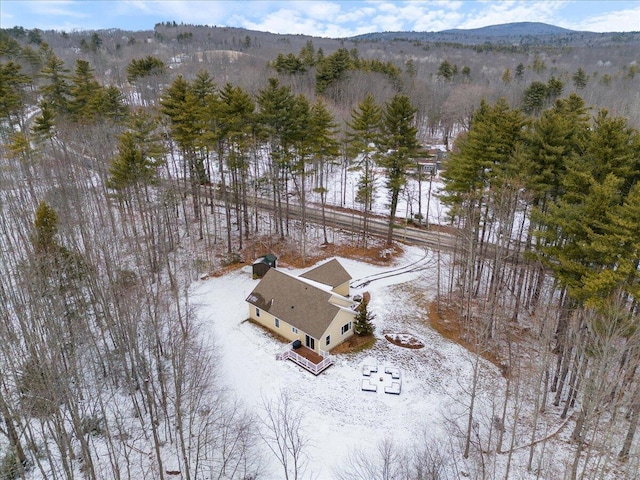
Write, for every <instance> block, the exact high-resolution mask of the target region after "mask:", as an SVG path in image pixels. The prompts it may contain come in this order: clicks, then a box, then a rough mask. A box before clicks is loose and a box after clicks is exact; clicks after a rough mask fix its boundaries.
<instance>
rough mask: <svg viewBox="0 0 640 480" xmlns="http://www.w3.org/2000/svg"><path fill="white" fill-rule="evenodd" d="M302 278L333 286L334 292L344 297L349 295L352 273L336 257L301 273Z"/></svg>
mask: <svg viewBox="0 0 640 480" xmlns="http://www.w3.org/2000/svg"><path fill="white" fill-rule="evenodd" d="M300 278H306V279H307V280H313V281H314V282H318V283H321V284H323V285H327V286H329V287H331V291H332V292H334V293H337V294H339V295H342V296H343V297H348V296H349V282H350V281H351V275H349V273H347V271H346V270H345V269H344V267H343V266H342V265H341V264H340V262H339V261H338V260H336V259H335V258H334V259H332V260H329V261H328V262H326V263H323V264H322V265H319V266H317V267H315V268H312V269H311V270H309V271H308V272H306V273H303V274H302V275H300Z"/></svg>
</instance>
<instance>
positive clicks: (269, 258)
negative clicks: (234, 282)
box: [252, 253, 278, 278]
mask: <svg viewBox="0 0 640 480" xmlns="http://www.w3.org/2000/svg"><path fill="white" fill-rule="evenodd" d="M277 259H278V257H276V256H275V255H274V254H273V253H268V254H266V255H264V256H262V257H260V258H258V259H256V261H255V262H253V265H252V271H253V276H254V278H262V277H264V275H265V274H266V273H267V270H269V269H270V268H276V260H277Z"/></svg>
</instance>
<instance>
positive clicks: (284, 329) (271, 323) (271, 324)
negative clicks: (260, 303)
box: [249, 305, 304, 345]
mask: <svg viewBox="0 0 640 480" xmlns="http://www.w3.org/2000/svg"><path fill="white" fill-rule="evenodd" d="M256 309H257V307H255V306H254V305H249V318H251V320H253V321H255V322H256V323H259V324H260V325H262V326H263V327H266V328H268V329H269V330H271V331H272V332H275V333H277V334H278V335H281V336H283V337H284V338H286V339H287V340H289V341H290V342H293V341H294V340H300V341H301V342H302V344H303V345H304V332H302V331H300V330H298V333H293V330H292V326H291V325H289V324H288V323H287V322H285V321H284V320H282V319H280V327H279V328H276V317H274V316H273V315H271V314H270V313H269V312H265V311H264V310H260V316H259V317H258V316H257V315H256Z"/></svg>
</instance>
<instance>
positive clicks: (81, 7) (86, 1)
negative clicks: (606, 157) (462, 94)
mask: <svg viewBox="0 0 640 480" xmlns="http://www.w3.org/2000/svg"><path fill="white" fill-rule="evenodd" d="M167 20H171V21H174V20H175V21H176V22H178V23H181V22H184V23H190V24H199V25H217V26H229V27H241V28H248V29H252V30H260V31H267V32H273V33H291V34H306V35H313V36H321V37H333V38H339V37H349V36H352V35H358V34H361V33H369V32H380V31H400V30H412V31H429V32H431V31H440V30H445V29H449V28H477V27H484V26H487V25H496V24H500V23H508V22H523V21H530V22H544V23H550V24H553V25H557V26H560V27H565V28H570V29H573V30H588V31H593V32H611V31H615V32H623V31H640V1H637V0H634V1H598V0H590V1H585V0H579V1H578V0H550V1H549V0H541V1H537V0H510V1H497V0H477V1H463V0H430V1H426V0H408V1H384V0H371V1H369V0H342V1H338V0H288V1H265V0H248V1H240V0H238V1H227V0H214V1H205V0H195V1H194V0H189V1H187V0H184V1H182V0H155V1H152V0H102V1H94V0H55V1H54V0H34V1H27V0H0V25H1V26H2V28H8V27H12V26H15V25H20V26H23V27H25V28H40V29H42V30H50V29H53V30H65V31H73V30H101V29H107V28H120V29H123V30H151V29H153V26H154V25H155V24H156V23H158V22H163V21H167Z"/></svg>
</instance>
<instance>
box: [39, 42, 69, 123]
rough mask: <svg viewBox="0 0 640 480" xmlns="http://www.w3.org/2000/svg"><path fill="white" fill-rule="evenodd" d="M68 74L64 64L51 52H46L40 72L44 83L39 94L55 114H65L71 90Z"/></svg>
mask: <svg viewBox="0 0 640 480" xmlns="http://www.w3.org/2000/svg"><path fill="white" fill-rule="evenodd" d="M68 73H69V70H68V69H67V68H64V62H63V61H62V60H60V59H59V58H58V57H56V56H55V54H54V53H53V52H47V61H46V63H45V65H44V67H43V68H42V72H41V77H42V78H44V79H45V81H46V83H45V84H44V85H43V86H42V87H40V89H39V93H40V94H41V95H42V97H43V99H44V100H45V101H47V102H48V103H49V105H50V106H51V108H52V109H53V111H54V112H56V113H66V112H67V110H68V104H69V95H70V89H71V87H70V85H69V75H68Z"/></svg>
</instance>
